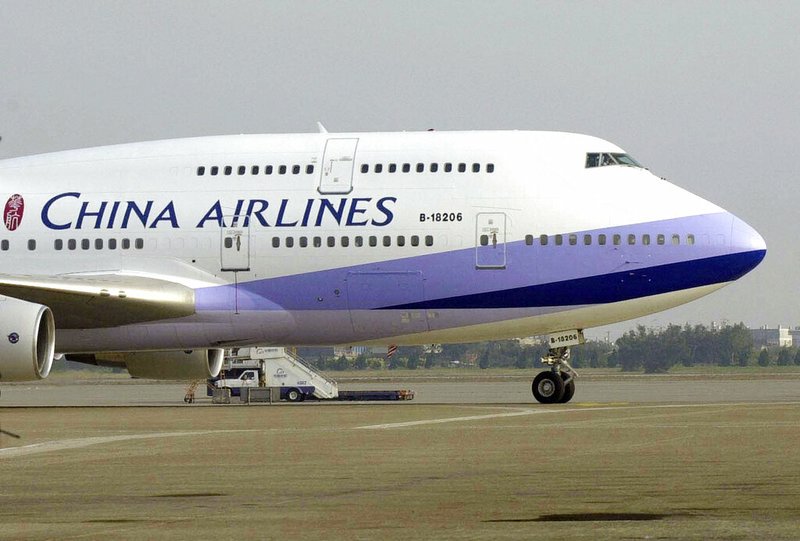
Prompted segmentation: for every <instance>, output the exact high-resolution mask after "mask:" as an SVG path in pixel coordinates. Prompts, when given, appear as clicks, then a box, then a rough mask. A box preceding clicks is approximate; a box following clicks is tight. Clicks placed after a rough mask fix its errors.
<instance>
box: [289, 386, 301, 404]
mask: <svg viewBox="0 0 800 541" xmlns="http://www.w3.org/2000/svg"><path fill="white" fill-rule="evenodd" d="M286 400H288V401H289V402H300V401H302V400H303V393H301V392H300V391H299V390H298V389H295V388H294V387H292V388H291V389H289V390H288V391H286Z"/></svg>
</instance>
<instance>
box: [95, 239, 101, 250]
mask: <svg viewBox="0 0 800 541" xmlns="http://www.w3.org/2000/svg"><path fill="white" fill-rule="evenodd" d="M94 249H95V250H102V249H103V239H94Z"/></svg>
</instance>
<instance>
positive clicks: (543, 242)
mask: <svg viewBox="0 0 800 541" xmlns="http://www.w3.org/2000/svg"><path fill="white" fill-rule="evenodd" d="M547 240H548V237H547V235H539V244H541V245H542V246H547Z"/></svg>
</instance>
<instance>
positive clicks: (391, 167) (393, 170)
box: [389, 163, 397, 173]
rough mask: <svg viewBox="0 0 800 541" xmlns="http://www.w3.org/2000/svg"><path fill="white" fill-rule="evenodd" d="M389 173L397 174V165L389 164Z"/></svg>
mask: <svg viewBox="0 0 800 541" xmlns="http://www.w3.org/2000/svg"><path fill="white" fill-rule="evenodd" d="M389 172H390V173H396V172H397V164H396V163H390V164H389Z"/></svg>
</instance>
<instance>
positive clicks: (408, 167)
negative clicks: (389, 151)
mask: <svg viewBox="0 0 800 541" xmlns="http://www.w3.org/2000/svg"><path fill="white" fill-rule="evenodd" d="M410 171H411V164H410V163H404V164H403V173H408V172H410Z"/></svg>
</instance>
